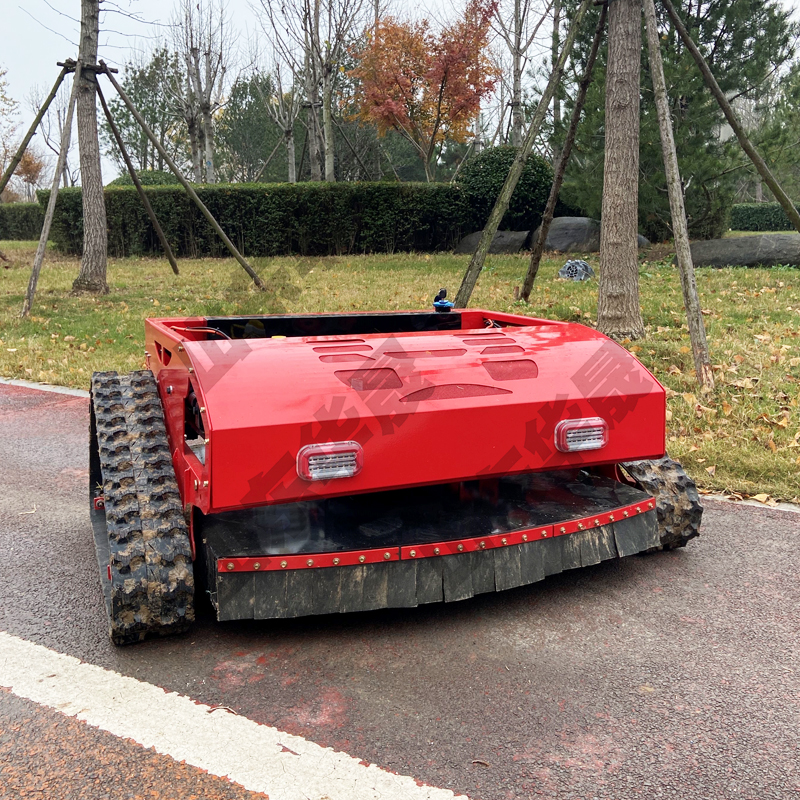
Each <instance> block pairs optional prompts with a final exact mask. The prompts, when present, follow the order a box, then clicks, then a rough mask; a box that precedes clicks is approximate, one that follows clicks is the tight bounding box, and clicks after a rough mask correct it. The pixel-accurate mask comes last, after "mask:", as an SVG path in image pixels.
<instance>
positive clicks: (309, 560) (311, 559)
mask: <svg viewBox="0 0 800 800" xmlns="http://www.w3.org/2000/svg"><path fill="white" fill-rule="evenodd" d="M306 566H307V567H313V566H314V559H313V558H309V559H308V561H306Z"/></svg>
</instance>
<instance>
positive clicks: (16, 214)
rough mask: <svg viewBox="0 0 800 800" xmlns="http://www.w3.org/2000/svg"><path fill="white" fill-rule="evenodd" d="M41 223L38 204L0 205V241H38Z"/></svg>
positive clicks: (42, 214)
mask: <svg viewBox="0 0 800 800" xmlns="http://www.w3.org/2000/svg"><path fill="white" fill-rule="evenodd" d="M43 222H44V207H43V206H40V205H39V204H38V203H0V239H16V240H21V239H22V240H27V239H38V238H39V235H40V234H41V232H42V223H43Z"/></svg>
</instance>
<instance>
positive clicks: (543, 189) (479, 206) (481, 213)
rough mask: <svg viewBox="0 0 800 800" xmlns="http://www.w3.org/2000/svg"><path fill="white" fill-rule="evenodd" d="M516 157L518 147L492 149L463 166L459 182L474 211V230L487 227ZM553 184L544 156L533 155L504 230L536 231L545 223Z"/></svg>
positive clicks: (503, 224) (522, 177) (551, 172)
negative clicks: (486, 223)
mask: <svg viewBox="0 0 800 800" xmlns="http://www.w3.org/2000/svg"><path fill="white" fill-rule="evenodd" d="M516 155H517V148H516V147H512V146H511V145H501V146H500V147H489V148H487V149H486V150H483V151H482V152H480V153H478V155H476V156H474V157H473V158H471V159H469V161H467V162H466V163H465V164H464V166H463V167H462V169H461V173H460V175H459V179H458V182H459V184H460V185H461V186H462V187H463V189H464V196H465V199H466V200H467V202H468V203H469V204H470V206H471V209H472V213H473V216H472V219H471V223H472V226H473V229H475V230H477V229H479V228H482V227H483V225H484V223H485V221H486V219H487V218H488V216H489V214H490V213H491V210H492V208H493V206H494V204H495V201H496V200H497V196H498V195H499V194H500V189H501V188H502V186H503V182H504V181H505V179H506V175H508V170H509V169H510V167H511V163H512V162H513V161H514V158H515V157H516ZM552 185H553V169H552V167H551V166H550V164H548V163H547V161H545V160H544V159H543V158H541V156H537V155H536V154H535V153H531V155H530V156H529V157H528V160H527V162H526V163H525V169H524V170H523V172H522V175H521V176H520V179H519V183H517V186H516V188H515V189H514V194H513V195H512V196H511V202H510V203H509V206H508V211H507V212H506V215H505V216H504V217H503V220H502V222H501V223H500V227H501V228H503V229H506V230H534V229H535V228H536V227H537V226H538V225H539V223H540V222H541V220H542V211H544V207H545V204H546V203H547V197H548V195H549V194H550V187H551V186H552Z"/></svg>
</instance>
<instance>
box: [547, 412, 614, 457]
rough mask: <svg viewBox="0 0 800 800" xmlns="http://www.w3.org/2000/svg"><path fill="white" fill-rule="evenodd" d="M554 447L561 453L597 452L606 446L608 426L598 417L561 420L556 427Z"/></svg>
mask: <svg viewBox="0 0 800 800" xmlns="http://www.w3.org/2000/svg"><path fill="white" fill-rule="evenodd" d="M555 438H556V447H557V448H558V449H559V450H560V451H561V452H562V453H576V452H578V451H579V450H599V449H600V448H601V447H605V446H606V445H607V444H608V425H607V424H606V421H605V420H604V419H601V418H600V417H588V418H587V419H562V420H561V422H559V423H558V425H556V437H555Z"/></svg>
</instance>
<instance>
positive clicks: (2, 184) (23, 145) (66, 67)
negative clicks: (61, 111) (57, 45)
mask: <svg viewBox="0 0 800 800" xmlns="http://www.w3.org/2000/svg"><path fill="white" fill-rule="evenodd" d="M74 70H75V62H74V61H65V62H64V63H63V64H62V65H61V72H59V73H58V77H57V78H56V82H55V83H54V84H53V88H52V89H51V90H50V94H49V95H47V97H46V98H45V100H44V102H43V103H42V107H41V108H40V109H39V113H38V114H37V115H36V119H34V121H33V122H32V123H31V126H30V128H28V132H27V133H26V134H25V137H24V138H23V140H22V141H21V142H20V145H19V147H18V148H17V152H16V154H15V155H14V158H12V159H11V163H10V164H9V165H8V169H7V170H6V171H5V172H4V173H3V177H2V178H0V195H2V194H3V190H4V189H5V188H6V186H7V185H8V182H9V181H10V180H11V176H12V175H13V174H14V170H15V169H16V168H17V167H18V166H19V162H20V161H22V156H23V155H24V154H25V151H26V150H27V149H28V145H29V144H30V141H31V139H33V135H34V134H35V133H36V129H37V128H38V127H39V123H40V122H41V121H42V120H43V119H44V115H45V114H46V113H47V109H48V108H50V103H52V102H53V99H54V98H55V96H56V94H57V93H58V90H59V87H60V86H61V83H62V82H63V80H64V78H65V77H66V75H67V73H69V72H73V71H74ZM2 202H3V201H2V200H0V203H2Z"/></svg>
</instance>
